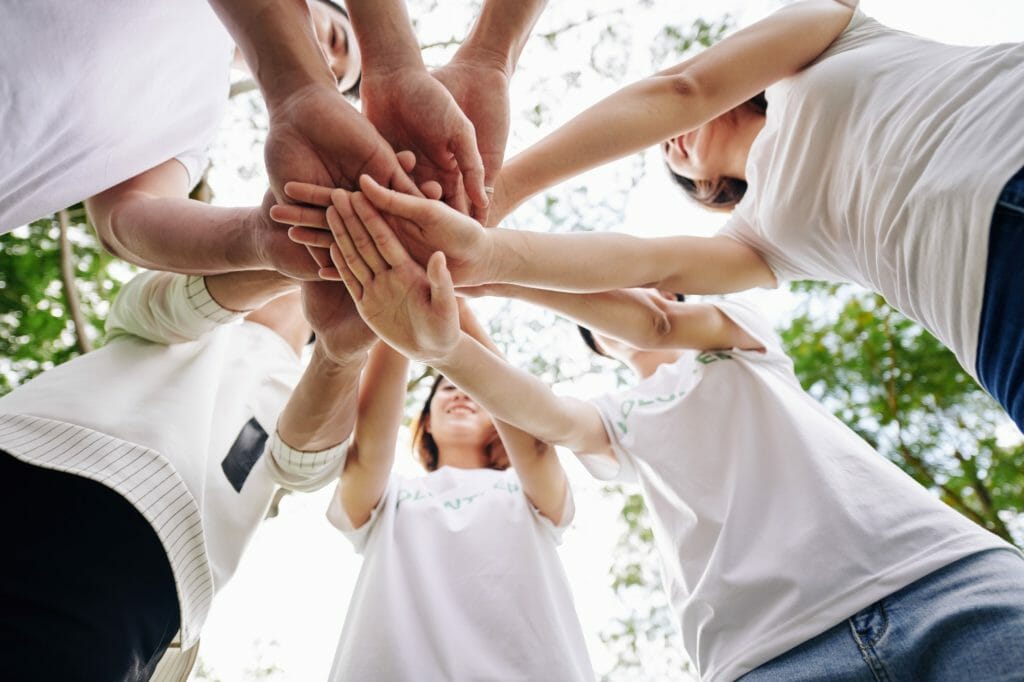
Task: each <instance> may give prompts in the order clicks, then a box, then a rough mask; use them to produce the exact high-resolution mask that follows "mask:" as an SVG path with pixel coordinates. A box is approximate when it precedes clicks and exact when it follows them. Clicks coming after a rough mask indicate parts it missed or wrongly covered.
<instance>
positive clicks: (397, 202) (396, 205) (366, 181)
mask: <svg viewBox="0 0 1024 682" xmlns="http://www.w3.org/2000/svg"><path fill="white" fill-rule="evenodd" d="M359 188H360V189H362V190H363V194H365V195H366V198H367V199H369V200H370V203H371V204H373V206H374V208H376V209H377V210H378V211H380V212H382V213H389V214H391V215H396V216H398V217H400V218H405V219H407V220H411V221H413V222H418V221H420V220H425V219H426V218H427V217H428V216H429V214H428V213H427V211H428V210H429V208H428V207H429V206H430V204H429V203H428V201H427V200H426V199H423V198H421V197H414V196H411V195H409V194H403V193H402V192H396V191H395V190H393V189H387V188H386V187H381V186H380V183H378V182H377V181H376V180H374V179H373V178H371V177H370V176H369V175H361V176H359Z"/></svg>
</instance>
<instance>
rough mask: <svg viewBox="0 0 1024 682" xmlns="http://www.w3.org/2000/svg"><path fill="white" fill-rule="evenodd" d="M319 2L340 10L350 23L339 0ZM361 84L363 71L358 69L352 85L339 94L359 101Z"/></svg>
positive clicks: (350, 20) (345, 10)
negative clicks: (335, 0) (337, 0)
mask: <svg viewBox="0 0 1024 682" xmlns="http://www.w3.org/2000/svg"><path fill="white" fill-rule="evenodd" d="M320 2H322V3H324V4H325V5H327V6H328V7H331V8H333V9H336V10H338V11H339V12H341V13H342V14H343V15H344V16H345V18H346V19H348V21H349V24H351V23H352V19H351V17H349V15H348V10H347V9H345V7H344V6H343V5H342V4H341V3H340V2H334V0H320ZM362 84H363V72H362V70H361V69H360V71H359V77H358V78H356V82H355V83H353V84H352V86H351V87H350V88H349V89H348V90H346V91H345V92H343V93H341V94H343V95H344V96H345V97H348V98H349V99H352V100H355V101H357V102H358V101H359V88H360V86H362Z"/></svg>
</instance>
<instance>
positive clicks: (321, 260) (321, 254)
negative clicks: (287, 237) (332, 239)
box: [306, 245, 331, 268]
mask: <svg viewBox="0 0 1024 682" xmlns="http://www.w3.org/2000/svg"><path fill="white" fill-rule="evenodd" d="M306 251H309V255H310V256H311V257H312V258H313V260H314V261H316V264H317V265H318V266H320V267H321V268H322V267H324V266H325V265H330V264H331V256H330V254H329V253H327V249H324V248H319V247H315V246H308V245H307V246H306Z"/></svg>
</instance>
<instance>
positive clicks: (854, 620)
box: [850, 600, 889, 648]
mask: <svg viewBox="0 0 1024 682" xmlns="http://www.w3.org/2000/svg"><path fill="white" fill-rule="evenodd" d="M850 628H851V629H852V630H853V634H854V637H855V638H856V639H857V644H858V645H859V646H861V647H862V648H864V647H873V646H875V644H877V643H878V641H879V640H880V639H882V637H884V636H885V633H886V632H887V631H888V629H889V614H887V613H886V612H885V600H879V601H876V602H875V603H874V604H872V605H871V606H869V607H867V608H866V609H862V610H860V611H858V612H857V613H855V614H853V616H852V617H851V618H850Z"/></svg>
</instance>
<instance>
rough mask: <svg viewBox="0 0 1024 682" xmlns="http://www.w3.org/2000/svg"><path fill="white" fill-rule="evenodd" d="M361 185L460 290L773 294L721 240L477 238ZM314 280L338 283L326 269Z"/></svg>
mask: <svg viewBox="0 0 1024 682" xmlns="http://www.w3.org/2000/svg"><path fill="white" fill-rule="evenodd" d="M360 186H361V187H362V189H363V192H364V193H365V196H366V198H367V199H369V201H370V202H371V203H372V204H373V205H374V206H375V207H376V208H377V210H379V211H380V212H381V213H383V214H384V215H388V216H393V217H397V218H400V220H396V221H394V222H393V224H394V226H395V230H397V231H399V233H400V235H401V240H402V243H403V244H404V248H406V249H407V250H408V252H409V253H410V254H411V255H412V256H413V258H415V259H416V260H417V261H418V262H420V263H426V262H427V259H428V258H430V256H431V254H433V253H434V252H435V251H443V252H444V254H445V256H446V259H447V263H448V268H449V270H450V272H451V274H452V277H453V278H454V280H455V282H456V284H458V285H460V286H472V285H476V284H487V283H492V282H506V283H514V284H522V285H524V286H530V287H537V288H542V289H553V290H558V291H578V292H587V291H608V290H610V289H624V288H628V287H636V286H645V287H656V288H658V289H664V290H666V291H681V292H686V293H688V294H724V293H729V292H733V291H742V290H744V289H750V288H752V287H774V286H775V285H776V281H775V275H774V273H773V272H772V271H771V268H769V267H768V265H767V263H765V261H764V259H763V258H762V257H761V256H760V254H758V253H757V252H756V251H754V250H753V249H752V248H750V247H749V246H746V245H745V244H741V243H740V242H738V241H736V240H734V239H731V238H729V237H723V236H718V237H663V238H658V239H641V238H639V237H631V236H629V235H624V234H616V233H569V234H551V233H547V232H526V231H520V230H505V229H485V228H483V227H482V226H481V225H480V223H478V222H476V221H475V220H473V219H471V218H469V217H467V216H463V215H461V214H459V213H458V212H456V211H453V210H452V209H450V208H449V207H447V206H445V205H444V204H442V203H440V202H437V201H429V200H426V199H422V198H420V197H412V196H409V195H406V194H402V193H399V192H395V191H392V190H388V189H386V188H384V187H381V186H380V185H379V184H378V183H376V182H374V181H373V179H372V178H369V177H366V176H363V177H362V178H361V179H360ZM288 191H289V193H293V194H294V195H295V196H297V197H302V198H301V199H300V200H302V201H305V202H307V203H317V202H320V203H322V202H325V201H327V200H328V199H329V198H330V190H327V189H325V188H322V187H313V186H310V185H304V184H301V183H293V184H290V185H289V187H288ZM311 224H318V223H315V222H312V221H311ZM381 225H383V227H382V228H381V229H379V230H378V229H377V228H376V224H368V225H367V226H366V227H367V230H369V231H370V232H371V234H372V235H373V238H374V239H375V240H377V241H378V242H387V241H388V240H394V239H395V235H394V233H393V232H392V231H391V229H390V228H388V227H387V225H385V224H383V223H381ZM289 235H290V236H291V237H292V239H294V240H296V241H298V242H300V243H304V244H311V245H315V246H320V247H327V246H329V245H330V243H331V242H332V241H333V237H332V236H331V234H330V233H328V232H325V231H323V230H319V229H311V228H307V227H297V228H292V230H291V231H290V233H289ZM567 254H571V257H568V256H567ZM320 274H321V276H322V277H332V276H333V277H334V278H337V273H336V272H333V271H331V270H327V271H322V272H321V273H320Z"/></svg>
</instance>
